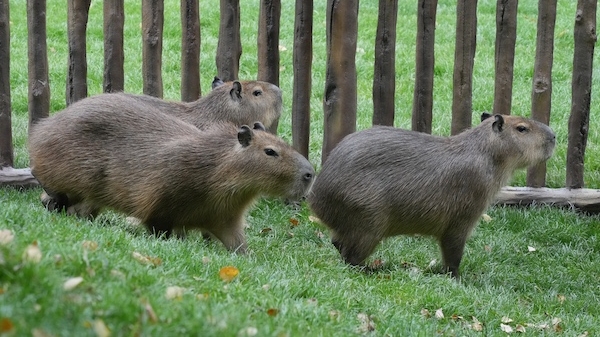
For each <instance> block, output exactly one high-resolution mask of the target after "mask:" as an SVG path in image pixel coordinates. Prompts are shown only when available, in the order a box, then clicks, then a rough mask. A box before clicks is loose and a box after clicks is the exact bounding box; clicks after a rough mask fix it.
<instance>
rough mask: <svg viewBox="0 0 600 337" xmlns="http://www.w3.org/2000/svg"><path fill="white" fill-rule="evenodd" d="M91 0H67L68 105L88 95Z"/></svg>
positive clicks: (66, 94) (66, 97) (66, 96)
mask: <svg viewBox="0 0 600 337" xmlns="http://www.w3.org/2000/svg"><path fill="white" fill-rule="evenodd" d="M90 2H91V0H69V1H67V8H68V10H67V13H68V17H67V35H68V38H69V61H68V64H69V66H68V73H67V83H66V89H65V91H66V92H65V99H66V103H67V105H70V104H72V103H75V102H77V101H78V100H80V99H82V98H85V97H87V93H88V90H87V59H86V53H87V52H86V41H85V39H86V37H85V32H86V29H87V22H88V14H89V10H90Z"/></svg>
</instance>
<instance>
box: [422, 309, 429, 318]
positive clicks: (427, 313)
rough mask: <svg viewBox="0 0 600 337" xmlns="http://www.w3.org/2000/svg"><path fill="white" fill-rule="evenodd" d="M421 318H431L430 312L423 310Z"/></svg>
mask: <svg viewBox="0 0 600 337" xmlns="http://www.w3.org/2000/svg"><path fill="white" fill-rule="evenodd" d="M421 316H423V317H425V318H429V317H431V313H430V312H429V310H427V309H425V308H423V309H421Z"/></svg>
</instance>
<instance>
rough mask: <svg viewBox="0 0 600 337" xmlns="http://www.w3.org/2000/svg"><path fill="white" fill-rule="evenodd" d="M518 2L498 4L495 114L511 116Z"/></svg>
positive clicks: (500, 1)
mask: <svg viewBox="0 0 600 337" xmlns="http://www.w3.org/2000/svg"><path fill="white" fill-rule="evenodd" d="M517 5H518V0H498V2H497V3H496V53H495V62H496V69H495V73H496V80H495V83H494V107H493V113H495V114H503V115H510V111H511V108H512V84H513V69H514V63H515V42H516V40H517Z"/></svg>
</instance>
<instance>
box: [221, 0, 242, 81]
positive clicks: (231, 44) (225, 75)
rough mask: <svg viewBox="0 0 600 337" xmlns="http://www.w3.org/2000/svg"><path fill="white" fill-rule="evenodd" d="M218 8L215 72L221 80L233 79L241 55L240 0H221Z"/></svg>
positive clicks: (238, 66)
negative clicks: (219, 15)
mask: <svg viewBox="0 0 600 337" xmlns="http://www.w3.org/2000/svg"><path fill="white" fill-rule="evenodd" d="M220 9H221V19H220V22H219V42H218V44H217V56H216V63H217V73H218V76H219V78H221V79H222V80H223V81H233V80H237V79H238V73H239V70H240V56H242V41H241V39H240V1H239V0H221V1H220Z"/></svg>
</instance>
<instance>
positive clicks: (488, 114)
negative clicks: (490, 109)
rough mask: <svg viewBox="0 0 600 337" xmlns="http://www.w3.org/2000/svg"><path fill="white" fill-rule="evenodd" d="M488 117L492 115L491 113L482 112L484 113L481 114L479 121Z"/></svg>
mask: <svg viewBox="0 0 600 337" xmlns="http://www.w3.org/2000/svg"><path fill="white" fill-rule="evenodd" d="M490 117H492V114H490V113H487V112H484V113H482V114H481V121H482V122H483V121H484V120H486V119H488V118H490Z"/></svg>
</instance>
